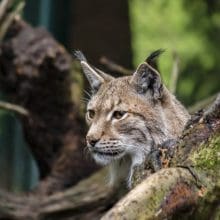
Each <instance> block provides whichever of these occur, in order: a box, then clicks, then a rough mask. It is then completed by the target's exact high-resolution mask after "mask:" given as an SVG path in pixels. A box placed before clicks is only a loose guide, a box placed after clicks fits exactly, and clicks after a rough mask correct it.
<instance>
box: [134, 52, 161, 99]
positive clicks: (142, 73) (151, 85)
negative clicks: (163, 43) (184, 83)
mask: <svg viewBox="0 0 220 220" xmlns="http://www.w3.org/2000/svg"><path fill="white" fill-rule="evenodd" d="M156 52H158V51H155V52H153V53H152V54H151V55H150V56H149V57H148V58H147V59H146V62H144V63H142V64H140V65H139V67H138V68H137V70H136V71H135V73H134V75H133V76H132V79H131V84H133V85H134V86H135V89H136V90H137V92H138V93H140V94H145V93H147V92H149V93H150V94H151V96H152V98H153V99H154V100H157V99H159V98H161V97H162V91H163V85H162V82H161V78H160V74H159V72H158V71H157V70H156V69H154V68H153V67H152V66H151V65H150V64H149V63H151V62H152V59H150V58H153V59H155V57H156V56H158V55H159V54H160V53H161V51H160V52H158V54H157V55H156V56H154V55H155V53H156Z"/></svg>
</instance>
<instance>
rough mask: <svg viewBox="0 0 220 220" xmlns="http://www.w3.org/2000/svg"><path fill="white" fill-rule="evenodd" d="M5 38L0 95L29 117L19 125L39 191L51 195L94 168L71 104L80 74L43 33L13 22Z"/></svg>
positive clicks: (76, 111) (81, 124) (75, 108)
mask: <svg viewBox="0 0 220 220" xmlns="http://www.w3.org/2000/svg"><path fill="white" fill-rule="evenodd" d="M6 39H7V40H5V41H4V42H3V43H2V44H1V54H0V87H1V91H3V92H4V93H5V94H6V95H7V98H8V100H10V102H12V103H14V104H16V105H19V106H21V107H22V108H24V109H26V110H27V111H28V112H29V114H28V116H26V117H25V116H24V115H22V125H23V129H24V133H25V138H26V140H27V142H28V144H29V147H30V149H31V151H32V153H33V155H34V157H35V159H36V161H37V165H38V167H39V171H40V178H41V179H44V181H42V182H41V183H40V185H39V186H38V191H41V192H42V193H52V192H54V191H58V190H61V189H63V188H66V187H68V186H70V185H72V184H74V183H76V182H78V181H79V180H80V179H82V178H83V177H85V176H87V175H88V174H90V173H91V172H92V171H93V170H94V169H95V167H96V166H95V165H94V164H93V163H92V161H88V160H87V159H86V157H84V154H83V146H84V145H85V144H84V128H85V123H84V120H83V118H82V116H81V115H80V113H79V112H80V110H79V107H78V106H79V105H77V103H74V99H73V97H75V96H78V99H80V98H79V96H80V94H79V92H78V90H77V87H76V79H77V77H78V78H79V74H80V73H79V71H78V72H77V70H76V68H74V69H73V61H72V60H71V57H70V55H69V54H68V53H67V52H66V50H65V49H64V48H63V47H62V46H61V45H60V44H58V43H57V42H56V41H55V40H54V39H53V38H52V36H51V35H50V34H49V33H48V32H47V31H46V30H44V29H42V28H32V27H30V26H29V25H28V24H27V23H25V22H24V21H22V20H20V19H17V20H16V21H15V22H14V23H13V24H12V25H11V26H10V29H9V30H8V32H7V37H6ZM77 74H78V75H77ZM75 93H76V94H75ZM73 171H74V172H73Z"/></svg>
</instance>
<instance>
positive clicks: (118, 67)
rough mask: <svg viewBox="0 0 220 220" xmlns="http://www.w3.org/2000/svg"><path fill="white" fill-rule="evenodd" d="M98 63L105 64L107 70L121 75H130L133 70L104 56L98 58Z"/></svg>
mask: <svg viewBox="0 0 220 220" xmlns="http://www.w3.org/2000/svg"><path fill="white" fill-rule="evenodd" d="M100 63H101V64H103V65H105V66H106V67H107V68H108V69H109V70H111V71H113V72H117V73H120V74H122V75H130V74H131V73H132V72H133V71H132V70H129V69H126V68H124V67H123V66H121V65H119V64H117V63H115V62H113V61H112V60H110V59H108V58H107V57H104V56H103V57H101V58H100Z"/></svg>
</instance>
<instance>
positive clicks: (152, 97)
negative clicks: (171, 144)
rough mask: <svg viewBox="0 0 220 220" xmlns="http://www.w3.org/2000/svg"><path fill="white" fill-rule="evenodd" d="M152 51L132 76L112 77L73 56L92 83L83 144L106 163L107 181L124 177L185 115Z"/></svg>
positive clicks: (176, 131)
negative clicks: (109, 172) (84, 142)
mask: <svg viewBox="0 0 220 220" xmlns="http://www.w3.org/2000/svg"><path fill="white" fill-rule="evenodd" d="M160 52H161V51H155V52H154V53H152V54H151V55H150V56H149V57H148V58H147V59H146V62H144V63H142V64H140V66H139V67H138V68H137V70H136V71H135V72H134V74H133V75H131V76H126V77H119V78H117V79H116V78H113V77H112V76H110V75H108V74H106V73H103V72H102V71H100V70H98V69H96V68H93V67H91V66H90V65H89V64H88V62H87V61H86V58H85V57H84V55H83V54H82V53H81V52H80V51H76V52H75V56H76V57H77V58H78V59H79V60H80V63H81V66H82V68H83V71H84V73H85V75H86V77H87V79H88V81H89V83H90V85H91V88H92V93H93V95H92V97H91V99H90V101H89V103H88V105H87V113H86V121H87V123H88V125H89V130H88V133H87V136H86V140H87V146H88V148H89V150H90V152H91V154H92V156H93V158H94V159H95V160H96V162H98V163H100V164H103V165H106V164H110V165H111V166H110V167H111V182H112V183H113V184H115V182H119V181H121V180H122V179H123V180H125V179H127V180H128V185H129V184H130V180H131V177H132V171H133V167H134V166H136V165H139V164H141V163H143V161H144V160H145V159H146V157H147V156H149V153H150V152H151V151H152V149H154V148H155V147H156V146H157V145H158V144H160V143H162V142H163V141H165V140H167V139H173V138H176V137H177V136H178V135H179V134H180V133H181V131H182V129H183V128H184V125H185V123H186V121H187V120H188V118H189V114H188V113H187V111H186V110H185V108H184V107H183V106H182V105H181V104H180V103H179V102H178V101H177V100H176V99H175V97H174V96H173V95H172V94H171V93H170V92H169V91H168V90H167V89H166V87H165V86H164V85H163V84H162V82H161V78H160V74H159V73H158V72H157V71H156V70H155V69H154V68H153V67H152V66H153V65H154V64H155V63H154V59H155V58H156V57H157V56H158V55H159V54H160Z"/></svg>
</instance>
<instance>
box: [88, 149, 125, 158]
mask: <svg viewBox="0 0 220 220" xmlns="http://www.w3.org/2000/svg"><path fill="white" fill-rule="evenodd" d="M123 152H124V151H123V150H117V151H100V150H97V149H94V150H93V151H92V153H93V154H97V155H100V156H109V157H116V156H119V155H120V154H123Z"/></svg>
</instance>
